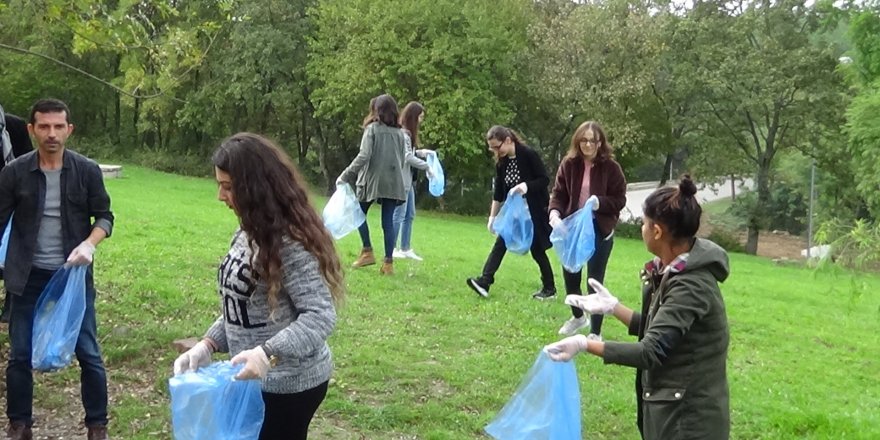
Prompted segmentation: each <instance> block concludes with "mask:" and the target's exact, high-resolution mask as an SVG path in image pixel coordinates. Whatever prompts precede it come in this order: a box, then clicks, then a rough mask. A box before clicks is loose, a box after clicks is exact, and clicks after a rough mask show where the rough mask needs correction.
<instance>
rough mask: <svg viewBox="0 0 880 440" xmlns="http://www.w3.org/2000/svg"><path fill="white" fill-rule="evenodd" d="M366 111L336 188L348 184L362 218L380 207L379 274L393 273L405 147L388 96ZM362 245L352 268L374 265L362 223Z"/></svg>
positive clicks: (394, 107)
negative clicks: (355, 147)
mask: <svg viewBox="0 0 880 440" xmlns="http://www.w3.org/2000/svg"><path fill="white" fill-rule="evenodd" d="M373 103H374V104H372V105H371V106H370V107H371V108H370V114H371V116H368V117H367V120H365V121H364V122H365V125H366V127H365V128H364V135H363V137H362V138H361V149H360V151H359V152H358V155H357V157H355V158H354V160H352V161H351V164H350V165H349V166H348V168H346V169H345V171H343V172H342V174H341V175H340V176H339V178H338V179H336V184H337V185H339V184H340V183H348V184H349V185H351V186H352V187H353V188H355V194H356V195H357V198H358V200H359V201H360V203H361V209H362V210H363V211H364V214H366V213H367V211H368V210H369V209H370V206H371V205H372V204H373V202H378V203H379V205H380V206H382V233H383V235H384V244H385V255H384V257H385V260H384V263H383V264H382V267H381V268H380V269H379V272H380V273H382V274H384V275H391V274H393V273H394V265H393V263H394V260H393V251H394V241H395V240H394V239H395V237H394V209H395V208H396V207H397V205H400V204H401V203H403V202H404V201H405V200H406V185H405V184H404V179H403V170H404V160H405V157H406V146H405V139H404V134H403V131H402V130H401V129H400V124H399V123H398V121H397V119H398V113H399V112H398V111H397V102H396V101H395V100H394V98H393V97H392V96H391V95H381V96H378V97H376V98H375V101H373ZM358 232H359V233H360V235H361V242H362V243H363V250H361V254H360V256H358V259H357V260H356V261H355V262H354V263H353V264H352V267H355V268H358V267H362V266H369V265H371V264H376V258H375V256H374V255H373V245H372V243H371V242H370V228H369V226H368V224H367V222H366V221H365V222H364V223H363V224H361V226H360V227H359V228H358Z"/></svg>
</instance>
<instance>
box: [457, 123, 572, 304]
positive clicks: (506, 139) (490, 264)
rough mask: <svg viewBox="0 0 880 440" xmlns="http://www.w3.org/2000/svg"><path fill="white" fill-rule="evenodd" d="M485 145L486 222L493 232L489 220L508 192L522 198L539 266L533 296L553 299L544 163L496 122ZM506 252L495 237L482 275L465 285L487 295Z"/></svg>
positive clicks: (509, 130)
mask: <svg viewBox="0 0 880 440" xmlns="http://www.w3.org/2000/svg"><path fill="white" fill-rule="evenodd" d="M486 144H487V145H488V146H489V150H491V151H492V154H493V155H494V156H495V193H494V195H493V197H492V206H491V208H490V209H489V223H488V224H487V225H486V227H487V228H489V231H490V232H492V223H494V221H495V216H496V215H497V214H498V211H499V210H500V209H501V204H502V203H504V201H505V200H506V199H507V195H508V192H511V191H512V192H516V193H519V194H522V195H523V197H525V199H526V202H527V203H528V205H529V214H530V215H531V217H532V225H533V227H534V238H532V247H531V254H532V258H533V259H534V260H535V262H536V263H538V267H539V268H540V269H541V284H542V288H541V290H539V291H537V292H535V293H534V294H533V295H532V297H533V298H535V299H539V300H540V299H545V298H552V297H554V296H555V295H556V283H555V281H554V280H553V267H552V266H550V260H549V259H548V258H547V249H549V248H550V246H551V243H550V224H549V219H548V218H547V202H548V199H549V194H548V193H547V186H548V185H549V184H550V177H549V176H548V175H547V170H546V169H545V168H544V162H543V161H542V160H541V157H540V156H539V155H538V153H537V152H535V150H532V149H531V148H529V147H527V146H526V145H525V144H524V143H523V141H522V139H520V137H519V136H518V135H517V134H516V132H514V131H513V130H511V129H509V128H507V127H502V126H500V125H496V126H494V127H492V128H490V129H489V132H488V133H487V134H486ZM505 253H507V246H506V245H505V244H504V240H503V239H502V238H501V237H498V238H497V239H496V240H495V246H494V247H492V251H491V252H490V253H489V258H488V259H487V260H486V264H485V265H484V266H483V274H482V275H481V276H479V277H476V278H468V279H467V285H468V287H470V288H471V289H473V290H474V292H476V293H477V294H478V295H480V296H482V297H487V296H489V286H491V285H492V283H494V282H495V272H496V271H497V270H498V267H499V266H501V260H502V258H504V254H505Z"/></svg>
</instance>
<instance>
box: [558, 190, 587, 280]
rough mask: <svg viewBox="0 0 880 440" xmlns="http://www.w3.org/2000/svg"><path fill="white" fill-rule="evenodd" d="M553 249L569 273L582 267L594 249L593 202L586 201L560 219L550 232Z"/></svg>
mask: <svg viewBox="0 0 880 440" xmlns="http://www.w3.org/2000/svg"><path fill="white" fill-rule="evenodd" d="M550 242H551V243H553V249H555V250H556V254H558V255H559V260H560V261H562V267H564V268H565V270H566V271H568V272H569V273H576V272H579V271H580V270H581V269H583V267H584V265H585V264H587V261H590V258H591V257H592V256H593V252H595V251H596V229H595V227H594V226H593V202H592V201H590V202H587V204H586V205H584V207H583V208H581V209H578V210H577V211H575V212H574V213H572V214H571V215H570V216H568V217H566V218H565V219H564V220H562V224H559V225H557V226H556V227H555V228H553V232H551V233H550Z"/></svg>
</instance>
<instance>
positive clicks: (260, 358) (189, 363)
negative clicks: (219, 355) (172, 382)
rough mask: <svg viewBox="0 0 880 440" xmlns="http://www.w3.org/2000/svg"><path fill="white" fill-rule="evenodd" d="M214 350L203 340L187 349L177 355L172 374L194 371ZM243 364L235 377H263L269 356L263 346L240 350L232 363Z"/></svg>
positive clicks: (266, 370)
mask: <svg viewBox="0 0 880 440" xmlns="http://www.w3.org/2000/svg"><path fill="white" fill-rule="evenodd" d="M213 352H214V350H213V349H212V348H211V346H210V345H208V343H207V342H205V341H200V342H199V343H198V344H196V345H195V346H193V348H190V349H189V350H187V352H186V353H184V354H182V355H180V356H178V357H177V359H176V360H175V361H174V375H175V376H176V375H178V374H182V373H186V372H187V371H196V370H198V369H199V367H204V366H205V365H208V364H210V363H211V354H212V353H213ZM242 363H243V364H245V365H244V368H243V369H242V370H241V371H240V372H239V373H238V374H236V375H235V378H236V379H239V380H248V379H265V378H266V374H267V373H268V372H269V357H268V356H266V352H265V351H263V347H259V346H258V347H255V348H252V349H250V350H245V351H242V352H241V353H239V354H237V355H235V356H234V357H233V358H232V365H238V364H242Z"/></svg>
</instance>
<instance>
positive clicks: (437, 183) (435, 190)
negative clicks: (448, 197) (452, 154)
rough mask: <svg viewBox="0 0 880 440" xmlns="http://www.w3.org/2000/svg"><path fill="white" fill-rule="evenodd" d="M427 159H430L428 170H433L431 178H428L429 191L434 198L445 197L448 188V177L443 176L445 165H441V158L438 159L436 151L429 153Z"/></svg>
mask: <svg viewBox="0 0 880 440" xmlns="http://www.w3.org/2000/svg"><path fill="white" fill-rule="evenodd" d="M426 158H427V159H428V160H427V162H428V168H430V170H431V174H433V175H432V176H431V177H429V178H428V191H429V192H430V193H431V195H432V196H434V197H440V196H442V195H443V190H444V187H445V186H446V175H445V174H443V165H441V164H440V158H438V157H437V152H436V151H429V152H428V154H427V156H426Z"/></svg>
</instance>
